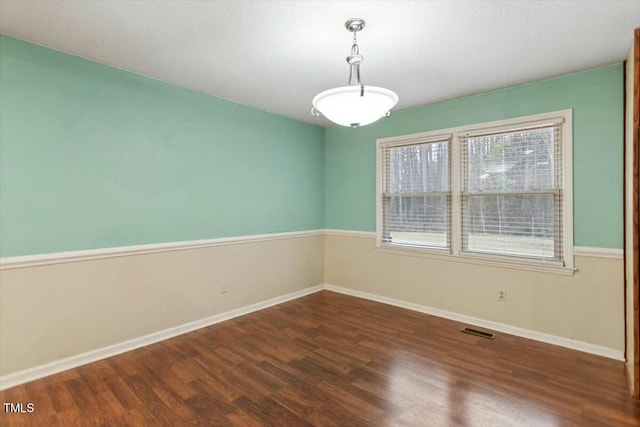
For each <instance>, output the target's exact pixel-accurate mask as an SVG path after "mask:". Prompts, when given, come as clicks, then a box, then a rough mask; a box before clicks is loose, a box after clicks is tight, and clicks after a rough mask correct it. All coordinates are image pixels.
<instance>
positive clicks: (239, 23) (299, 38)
mask: <svg viewBox="0 0 640 427" xmlns="http://www.w3.org/2000/svg"><path fill="white" fill-rule="evenodd" d="M351 17H360V18H364V19H365V20H366V21H367V26H366V28H365V29H364V30H363V32H361V33H360V34H359V36H358V41H359V44H360V52H361V53H362V54H363V55H364V58H365V61H364V63H363V64H362V67H361V68H362V78H363V82H364V83H365V84H369V85H374V86H383V87H387V88H389V89H392V90H394V91H395V92H396V93H398V95H399V97H400V102H399V103H398V105H397V106H396V108H395V110H396V111H398V110H404V109H407V108H411V107H416V106H419V105H425V104H431V103H434V102H438V101H442V100H447V99H453V98H458V97H461V96H466V95H471V94H476V93H482V92H487V91H491V90H496V89H500V88H505V87H509V86H513V85H517V84H522V83H527V82H532V81H536V80H540V79H544V78H549V77H554V76H559V75H562V74H566V73H571V72H575V71H581V70H585V69H590V68H595V67H600V66H603V65H608V64H613V63H617V62H621V61H623V60H624V59H625V58H626V56H627V53H628V50H629V48H630V46H631V40H632V32H633V29H634V28H635V27H640V0H632V1H531V2H525V1H357V2H352V1H300V0H298V1H277V0H271V1H188V0H187V1H184V0H183V1H100V0H93V1H59V0H54V1H50V0H47V1H38V0H31V1H14V0H0V32H2V33H4V34H7V35H11V36H14V37H17V38H20V39H24V40H27V41H31V42H35V43H38V44H42V45H44V46H48V47H52V48H54V49H58V50H61V51H64V52H68V53H72V54H75V55H79V56H82V57H85V58H88V59H91V60H94V61H98V62H101V63H104V64H109V65H112V66H116V67H119V68H123V69H126V70H130V71H133V72H136V73H140V74H144V75H147V76H151V77H154V78H157V79H160V80H164V81H167V82H171V83H175V84H178V85H181V86H184V87H188V88H193V89H195V90H198V91H201V92H205V93H208V94H211V95H215V96H219V97H222V98H226V99H229V100H232V101H235V102H238V103H241V104H244V105H250V106H253V107H256V108H260V109H262V110H266V111H271V112H274V113H277V114H281V115H284V116H288V117H292V118H295V119H298V120H302V121H305V122H309V123H315V124H320V125H323V126H324V125H327V122H326V121H325V120H324V119H316V118H313V117H311V115H310V113H309V111H310V108H311V99H312V98H313V96H314V95H315V94H316V93H318V92H320V91H322V90H325V89H328V88H331V87H335V86H343V85H346V83H347V78H348V72H349V69H348V66H347V64H346V62H345V57H346V56H347V54H348V53H349V50H350V48H351V34H350V33H348V32H347V31H346V30H345V29H344V27H343V24H344V22H345V21H346V20H347V19H348V18H351Z"/></svg>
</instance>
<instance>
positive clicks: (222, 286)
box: [220, 280, 229, 294]
mask: <svg viewBox="0 0 640 427" xmlns="http://www.w3.org/2000/svg"><path fill="white" fill-rule="evenodd" d="M227 292H229V282H227V281H226V280H225V281H224V282H222V283H221V284H220V293H221V294H226V293H227Z"/></svg>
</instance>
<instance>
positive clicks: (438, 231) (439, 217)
mask: <svg viewBox="0 0 640 427" xmlns="http://www.w3.org/2000/svg"><path fill="white" fill-rule="evenodd" d="M450 165H451V140H450V138H447V139H444V140H438V141H429V142H417V143H411V144H404V145H395V146H383V147H381V166H382V182H383V184H382V194H381V199H382V200H381V203H382V239H381V240H382V242H383V243H394V244H399V245H411V246H420V247H430V248H440V249H448V248H450V247H451V177H450V169H451V168H450Z"/></svg>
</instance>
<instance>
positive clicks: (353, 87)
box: [311, 18, 398, 128]
mask: <svg viewBox="0 0 640 427" xmlns="http://www.w3.org/2000/svg"><path fill="white" fill-rule="evenodd" d="M344 26H345V28H346V29H347V31H350V32H352V33H353V45H352V46H351V54H350V55H349V56H347V63H348V64H349V67H350V71H349V84H348V86H341V87H337V88H334V89H329V90H325V91H324V92H320V93H319V94H317V95H316V96H315V97H314V98H313V101H312V104H313V108H312V109H311V114H312V115H313V116H315V117H318V116H319V115H320V114H322V115H323V116H325V117H326V118H327V119H329V120H331V121H332V122H334V123H337V124H339V125H342V126H351V127H354V128H355V127H358V126H365V125H368V124H371V123H373V122H375V121H377V120H379V119H381V118H382V117H388V116H389V115H390V114H391V109H392V108H393V107H394V106H395V105H396V104H397V103H398V95H396V93H395V92H393V91H391V90H389V89H384V88H381V87H376V86H365V85H363V84H362V81H361V80H360V63H361V62H362V60H363V59H364V58H363V56H362V55H360V48H359V47H358V40H357V38H356V34H357V33H358V31H361V30H362V29H363V28H364V26H365V22H364V20H363V19H360V18H352V19H349V20H348V21H347V22H345V24H344Z"/></svg>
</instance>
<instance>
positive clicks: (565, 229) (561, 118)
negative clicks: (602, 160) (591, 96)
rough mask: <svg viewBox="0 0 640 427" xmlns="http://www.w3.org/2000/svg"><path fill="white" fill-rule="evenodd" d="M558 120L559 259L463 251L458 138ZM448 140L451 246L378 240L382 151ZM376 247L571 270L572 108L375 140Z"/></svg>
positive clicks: (530, 267)
mask: <svg viewBox="0 0 640 427" xmlns="http://www.w3.org/2000/svg"><path fill="white" fill-rule="evenodd" d="M559 122H561V123H562V187H561V188H562V197H563V201H562V203H563V212H562V239H563V241H562V245H563V248H562V250H563V257H564V259H563V262H558V261H545V260H541V259H529V258H526V257H516V256H509V255H495V254H481V253H469V252H462V250H461V245H462V206H461V202H462V198H461V194H462V179H461V177H462V173H463V171H462V170H461V168H462V165H461V158H460V156H461V147H460V137H461V136H469V135H474V136H475V135H481V134H487V133H493V132H497V131H503V132H504V131H510V130H518V129H521V128H527V127H531V126H543V125H545V124H548V125H551V124H557V123H559ZM445 138H450V140H451V147H450V149H451V168H450V174H451V177H450V182H451V188H450V189H451V249H450V250H449V249H435V248H421V247H418V246H410V245H399V244H392V243H385V242H383V241H382V208H383V206H382V190H383V188H382V186H383V182H384V176H383V167H382V166H383V165H382V161H383V158H382V149H383V148H384V147H395V146H402V145H410V144H417V143H427V142H433V141H438V140H443V139H445ZM376 249H377V250H379V251H381V252H389V253H396V254H404V255H411V256H422V257H428V258H436V259H442V260H447V261H460V262H468V263H472V264H482V265H492V266H497V267H505V268H516V269H521V270H522V269H524V270H531V271H542V272H551V273H559V274H573V272H574V271H575V268H574V255H573V109H566V110H559V111H553V112H549V113H542V114H534V115H530V116H523V117H517V118H512V119H505V120H496V121H491V122H484V123H476V124H471V125H464V126H457V127H452V128H447V129H439V130H434V131H428V132H420V133H414V134H409V135H400V136H393V137H387V138H379V139H377V140H376Z"/></svg>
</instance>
